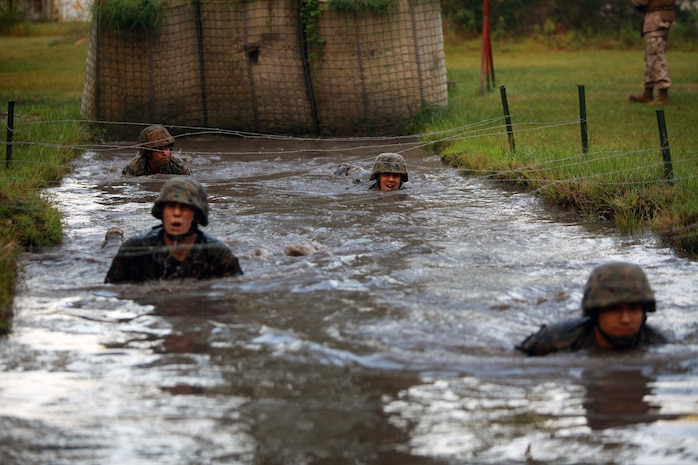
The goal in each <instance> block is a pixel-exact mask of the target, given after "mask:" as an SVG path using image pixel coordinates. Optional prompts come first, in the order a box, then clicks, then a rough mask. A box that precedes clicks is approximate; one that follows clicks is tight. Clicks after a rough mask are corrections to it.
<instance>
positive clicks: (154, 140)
mask: <svg viewBox="0 0 698 465" xmlns="http://www.w3.org/2000/svg"><path fill="white" fill-rule="evenodd" d="M139 142H140V145H139V148H138V153H137V154H136V156H135V157H134V158H132V159H131V160H130V161H129V162H128V164H127V165H126V166H125V167H124V169H123V170H122V171H121V174H122V175H123V176H148V175H151V174H158V173H162V174H191V168H190V167H189V164H188V163H187V162H186V161H184V160H182V159H181V158H179V157H176V156H174V155H172V147H173V146H174V137H172V135H170V133H169V131H168V130H167V129H165V128H164V127H163V126H160V125H159V124H154V125H152V126H148V127H147V128H145V129H143V130H142V131H141V135H140V137H139Z"/></svg>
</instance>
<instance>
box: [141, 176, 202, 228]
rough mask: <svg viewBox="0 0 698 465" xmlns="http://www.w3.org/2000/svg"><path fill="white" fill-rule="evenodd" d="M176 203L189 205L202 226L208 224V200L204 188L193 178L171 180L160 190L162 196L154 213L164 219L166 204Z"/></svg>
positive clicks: (155, 205)
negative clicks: (163, 213) (163, 210)
mask: <svg viewBox="0 0 698 465" xmlns="http://www.w3.org/2000/svg"><path fill="white" fill-rule="evenodd" d="M169 202H176V203H181V204H183V205H188V206H190V207H191V208H193V209H194V211H195V212H196V217H197V221H198V223H199V224H200V225H201V226H206V225H207V224H208V200H206V191H205V190H204V188H203V186H202V185H201V184H200V183H199V182H198V181H196V180H194V179H192V178H187V177H182V176H177V177H176V178H172V179H169V180H168V181H167V182H166V183H165V185H163V186H162V189H161V190H160V195H159V196H158V198H157V199H156V200H155V204H154V205H153V209H152V213H153V216H154V217H155V218H157V219H159V220H161V219H162V209H163V207H164V206H165V204H166V203H169Z"/></svg>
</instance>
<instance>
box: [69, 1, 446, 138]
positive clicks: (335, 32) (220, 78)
mask: <svg viewBox="0 0 698 465" xmlns="http://www.w3.org/2000/svg"><path fill="white" fill-rule="evenodd" d="M106 1H108V0H106ZM298 5H299V2H298V0H252V1H242V2H234V1H229V0H194V1H191V0H169V1H167V2H166V3H164V4H163V5H162V6H161V8H162V11H161V15H162V21H161V23H160V25H159V26H158V27H157V28H156V29H154V30H152V31H149V32H129V33H126V32H123V31H122V32H117V31H114V30H112V29H111V28H110V27H109V26H108V25H106V24H104V22H103V21H100V18H99V14H98V11H97V14H95V17H94V19H93V23H92V30H91V34H90V44H89V49H88V55H87V65H86V75H85V87H84V90H83V101H82V115H83V117H84V118H86V119H88V120H96V121H105V122H130V123H133V122H158V123H161V124H165V125H168V126H203V127H216V128H222V129H229V130H239V131H249V132H260V133H280V134H301V135H302V134H317V135H323V134H328V135H381V134H390V133H393V132H395V131H396V130H397V128H399V127H400V124H401V123H404V122H405V121H408V120H410V119H411V118H413V117H415V116H416V115H417V114H418V113H419V112H420V111H422V110H424V109H425V108H427V107H443V106H445V105H447V103H448V92H447V81H446V65H445V56H444V51H443V32H442V27H441V12H440V5H439V3H438V1H431V0H426V1H425V0H395V1H394V5H393V8H392V9H391V10H390V11H389V12H388V13H379V12H370V11H365V12H341V11H332V10H331V9H330V8H329V7H328V4H327V3H321V4H320V5H321V13H320V15H319V18H318V20H317V21H318V22H317V30H318V31H319V34H320V36H321V37H322V40H323V44H322V46H321V47H318V45H317V44H309V43H308V42H307V38H306V34H305V33H304V31H305V25H304V24H303V19H302V15H301V13H300V10H299V6H298Z"/></svg>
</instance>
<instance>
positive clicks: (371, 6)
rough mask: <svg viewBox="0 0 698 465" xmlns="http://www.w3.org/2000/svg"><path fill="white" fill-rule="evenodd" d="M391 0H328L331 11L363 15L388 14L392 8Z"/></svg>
mask: <svg viewBox="0 0 698 465" xmlns="http://www.w3.org/2000/svg"><path fill="white" fill-rule="evenodd" d="M393 4H394V2H393V0H330V2H329V8H330V10H332V11H343V12H357V13H363V12H367V11H371V12H374V13H388V12H389V11H390V10H391V9H392V8H393Z"/></svg>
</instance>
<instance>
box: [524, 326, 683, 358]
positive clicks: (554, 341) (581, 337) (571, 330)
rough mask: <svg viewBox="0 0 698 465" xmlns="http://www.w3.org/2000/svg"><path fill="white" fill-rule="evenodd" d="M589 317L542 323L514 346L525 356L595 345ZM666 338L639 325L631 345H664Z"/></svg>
mask: <svg viewBox="0 0 698 465" xmlns="http://www.w3.org/2000/svg"><path fill="white" fill-rule="evenodd" d="M595 326H596V321H595V320H594V318H592V317H581V318H573V319H571V320H567V321H563V322H561V323H554V324H552V325H549V326H548V325H542V326H541V327H540V329H539V330H538V332H536V333H534V334H531V335H530V336H528V337H527V338H526V339H525V340H524V341H523V342H522V343H521V344H519V345H517V346H516V348H517V349H518V350H520V351H522V352H525V353H526V354H527V355H546V354H549V353H551V352H558V351H563V350H569V351H577V350H580V349H594V348H596V338H595V336H594V327H595ZM667 342H669V340H668V338H667V337H666V336H665V335H663V334H662V333H660V332H659V331H657V330H656V329H654V328H652V327H651V326H650V325H648V324H644V325H642V328H641V329H640V332H639V333H638V335H637V340H636V343H635V346H634V347H646V346H649V345H657V344H666V343H667Z"/></svg>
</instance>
